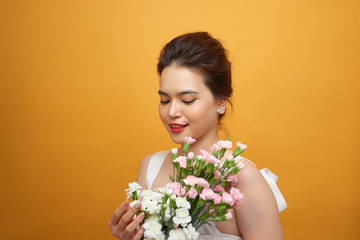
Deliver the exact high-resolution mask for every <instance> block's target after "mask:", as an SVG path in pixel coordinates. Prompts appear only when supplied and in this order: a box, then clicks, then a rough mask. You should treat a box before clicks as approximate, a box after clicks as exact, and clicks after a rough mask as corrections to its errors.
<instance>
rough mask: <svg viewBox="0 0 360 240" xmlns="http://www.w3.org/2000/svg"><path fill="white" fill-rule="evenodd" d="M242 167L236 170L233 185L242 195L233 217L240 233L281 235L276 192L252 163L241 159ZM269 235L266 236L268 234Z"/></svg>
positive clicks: (258, 235) (251, 235) (258, 236)
mask: <svg viewBox="0 0 360 240" xmlns="http://www.w3.org/2000/svg"><path fill="white" fill-rule="evenodd" d="M242 162H243V163H244V168H243V169H241V170H240V171H239V172H238V173H237V178H238V182H237V183H236V187H237V188H239V189H240V191H241V192H242V194H243V195H244V198H243V201H242V202H241V203H240V208H239V209H238V210H236V219H237V222H238V226H239V229H240V231H241V233H242V234H243V236H244V237H245V236H246V237H247V238H249V239H253V238H255V239H265V238H263V237H264V236H272V238H271V239H283V237H282V230H281V224H280V218H279V211H278V207H277V203H276V199H275V196H274V194H273V192H272V190H271V188H270V186H269V185H268V183H267V182H266V180H265V178H264V177H263V175H262V174H261V172H260V171H259V169H258V168H257V167H256V166H255V164H253V163H251V162H250V161H247V160H245V159H244V160H242ZM267 239H269V238H267Z"/></svg>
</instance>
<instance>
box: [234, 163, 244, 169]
mask: <svg viewBox="0 0 360 240" xmlns="http://www.w3.org/2000/svg"><path fill="white" fill-rule="evenodd" d="M236 165H237V166H238V167H239V168H240V169H243V168H244V167H245V164H244V163H243V162H238V164H236Z"/></svg>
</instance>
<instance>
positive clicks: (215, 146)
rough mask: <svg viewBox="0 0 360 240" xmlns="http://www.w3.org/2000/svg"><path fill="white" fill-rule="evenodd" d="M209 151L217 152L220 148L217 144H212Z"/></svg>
mask: <svg viewBox="0 0 360 240" xmlns="http://www.w3.org/2000/svg"><path fill="white" fill-rule="evenodd" d="M211 150H213V151H216V152H219V151H220V150H221V147H220V146H219V145H217V144H214V145H212V146H211Z"/></svg>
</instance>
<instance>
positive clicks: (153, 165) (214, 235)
mask: <svg viewBox="0 0 360 240" xmlns="http://www.w3.org/2000/svg"><path fill="white" fill-rule="evenodd" d="M168 153H169V151H162V152H157V153H155V154H154V155H153V156H152V157H151V159H150V161H149V165H148V168H147V172H146V187H147V189H151V186H152V184H153V182H154V180H155V178H156V176H157V174H158V172H159V170H160V168H161V165H162V164H163V162H164V160H165V158H166V155H167V154H168ZM241 158H242V159H244V160H247V161H249V162H251V161H250V160H248V159H246V158H243V157H241ZM251 163H252V162H251ZM252 164H254V163H252ZM260 172H261V174H262V175H263V176H264V178H265V180H266V182H267V183H268V184H269V186H270V188H271V190H272V192H273V193H274V196H275V198H276V202H277V205H278V208H279V212H282V211H283V210H284V209H286V208H287V205H286V202H285V199H284V197H283V196H282V194H281V192H280V189H279V188H278V186H277V185H276V181H277V179H278V177H277V176H276V175H275V174H273V173H272V172H271V171H270V170H269V169H267V168H264V169H261V170H260ZM198 232H199V233H200V236H199V240H218V239H221V240H242V238H241V237H239V236H235V235H230V234H225V233H221V232H220V231H219V230H218V229H217V228H216V226H215V224H214V223H213V222H211V223H210V224H209V225H207V224H204V225H202V226H201V227H200V228H199V229H198Z"/></svg>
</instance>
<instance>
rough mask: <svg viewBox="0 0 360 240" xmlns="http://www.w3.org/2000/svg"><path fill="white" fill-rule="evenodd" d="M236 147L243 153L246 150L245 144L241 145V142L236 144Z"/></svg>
mask: <svg viewBox="0 0 360 240" xmlns="http://www.w3.org/2000/svg"><path fill="white" fill-rule="evenodd" d="M236 146H237V147H238V148H240V149H242V150H243V151H244V150H246V148H247V146H246V145H245V144H242V143H241V142H236Z"/></svg>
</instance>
